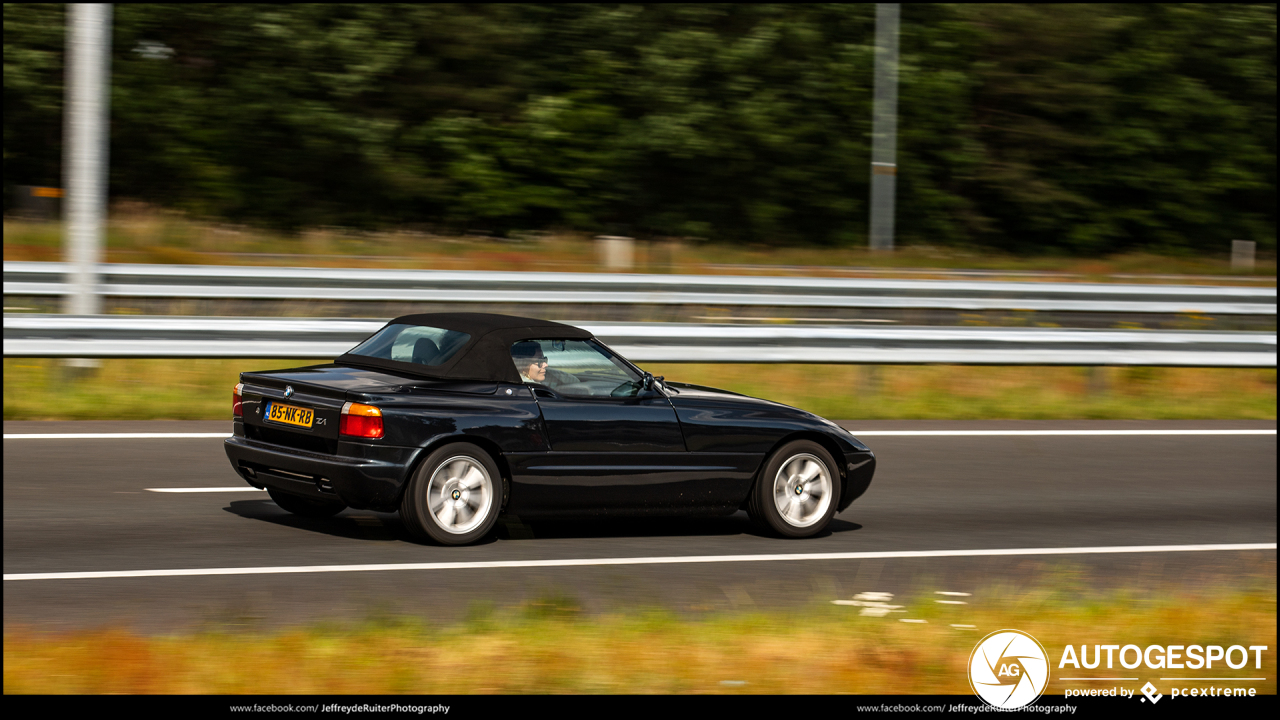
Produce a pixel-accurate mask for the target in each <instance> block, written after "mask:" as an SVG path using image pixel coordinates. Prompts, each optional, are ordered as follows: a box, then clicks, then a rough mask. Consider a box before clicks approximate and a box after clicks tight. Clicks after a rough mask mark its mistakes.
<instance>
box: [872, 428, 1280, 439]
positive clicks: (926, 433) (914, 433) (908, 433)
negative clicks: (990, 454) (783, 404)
mask: <svg viewBox="0 0 1280 720" xmlns="http://www.w3.org/2000/svg"><path fill="white" fill-rule="evenodd" d="M849 432H851V433H853V435H854V436H855V437H891V436H897V437H930V436H938V437H943V436H958V437H963V436H982V435H992V436H1010V435H1275V434H1276V431H1275V430H854V429H851V430H849Z"/></svg>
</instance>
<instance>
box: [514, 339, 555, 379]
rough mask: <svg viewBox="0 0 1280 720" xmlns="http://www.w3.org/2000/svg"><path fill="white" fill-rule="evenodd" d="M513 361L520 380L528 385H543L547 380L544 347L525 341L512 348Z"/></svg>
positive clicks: (531, 341)
mask: <svg viewBox="0 0 1280 720" xmlns="http://www.w3.org/2000/svg"><path fill="white" fill-rule="evenodd" d="M511 359H512V360H513V361H514V362H515V364H516V370H517V371H519V373H520V379H521V380H523V381H525V382H527V383H543V382H546V380H547V356H546V355H544V354H543V352H542V345H540V344H538V343H537V342H534V341H533V340H524V341H522V342H518V343H516V344H515V345H512V346H511Z"/></svg>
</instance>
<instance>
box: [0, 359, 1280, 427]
mask: <svg viewBox="0 0 1280 720" xmlns="http://www.w3.org/2000/svg"><path fill="white" fill-rule="evenodd" d="M311 364H315V361H311V360H155V359H151V360H144V359H128V360H123V359H122V360H103V361H102V363H101V366H100V367H99V368H98V369H97V370H95V371H93V372H91V373H88V374H83V375H80V374H76V373H73V372H72V369H69V368H64V367H63V364H62V362H61V361H59V360H53V359H45V358H38V359H32V358H9V359H6V360H5V361H4V419H5V420H226V419H229V417H230V405H231V388H232V386H234V385H235V383H236V382H237V381H238V378H239V373H240V371H242V370H264V369H271V368H287V367H296V366H299V365H311ZM646 369H648V370H650V371H652V372H653V373H654V374H657V375H665V376H666V377H667V378H669V379H671V380H676V381H681V382H690V383H694V384H698V385H708V386H711V387H719V388H723V389H726V390H732V391H734V392H740V393H743V394H745V395H752V396H755V397H762V398H767V399H770V400H775V401H777V402H781V403H785V404H787V405H792V406H795V407H799V408H803V409H805V410H809V411H811V412H815V413H817V414H819V415H822V416H823V417H828V418H833V419H840V420H845V419H865V420H876V419H956V420H981V419H1048V420H1061V419H1118V420H1129V419H1250V420H1267V419H1274V418H1275V417H1276V371H1275V370H1274V369H1231V368H1225V369H1224V368H1146V367H1132V368H1078V367H980V366H956V365H928V366H851V365H708V364H679V365H677V364H658V363H655V364H652V365H648V366H646Z"/></svg>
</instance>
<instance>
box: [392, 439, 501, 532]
mask: <svg viewBox="0 0 1280 720" xmlns="http://www.w3.org/2000/svg"><path fill="white" fill-rule="evenodd" d="M502 487H503V486H502V475H501V474H500V473H499V472H498V466H497V465H496V464H495V463H494V461H493V458H491V457H489V454H488V453H486V452H485V451H484V450H481V449H480V448H478V447H476V446H475V445H472V444H470V443H454V444H452V445H446V446H444V447H442V448H439V449H437V450H436V451H435V452H433V453H431V455H430V456H429V457H427V459H426V460H424V461H423V462H422V464H421V465H419V466H418V470H417V471H416V472H415V473H414V474H413V479H412V480H410V481H409V487H407V488H405V493H404V498H402V499H401V501H400V516H401V518H403V519H404V524H405V526H406V527H407V528H408V529H409V532H411V533H413V534H414V535H415V536H417V537H418V538H420V539H423V540H427V539H430V540H435V541H436V542H438V543H440V544H442V545H466V544H468V543H473V542H475V541H477V540H479V539H480V538H482V537H484V536H485V535H488V534H489V531H490V530H492V529H493V526H494V523H496V522H497V521H498V511H499V509H500V505H501V502H502Z"/></svg>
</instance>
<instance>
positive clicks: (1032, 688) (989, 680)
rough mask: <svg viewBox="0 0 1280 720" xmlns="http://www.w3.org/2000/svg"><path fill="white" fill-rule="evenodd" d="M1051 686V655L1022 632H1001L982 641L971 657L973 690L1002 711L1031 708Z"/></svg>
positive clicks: (1037, 641)
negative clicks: (1047, 687) (1046, 688)
mask: <svg viewBox="0 0 1280 720" xmlns="http://www.w3.org/2000/svg"><path fill="white" fill-rule="evenodd" d="M1048 684H1049V659H1048V654H1047V653H1046V652H1045V649H1044V646H1043V645H1041V644H1040V641H1039V640H1036V639H1035V638H1033V637H1031V636H1030V635H1028V634H1027V633H1024V632H1022V631H1021V630H997V631H995V632H993V633H991V634H990V635H988V636H986V637H984V638H982V639H981V640H979V641H978V644H977V646H975V647H974V648H973V654H971V655H970V656H969V686H970V687H972V688H973V692H974V694H975V695H977V696H978V697H980V698H982V700H983V702H985V703H987V704H988V705H991V706H993V707H997V708H1000V709H1001V710H1015V709H1017V708H1020V707H1025V706H1027V705H1030V704H1031V703H1033V702H1035V701H1036V700H1037V699H1038V698H1039V697H1040V695H1042V694H1043V693H1044V689H1045V687H1046V686H1047V685H1048Z"/></svg>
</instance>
